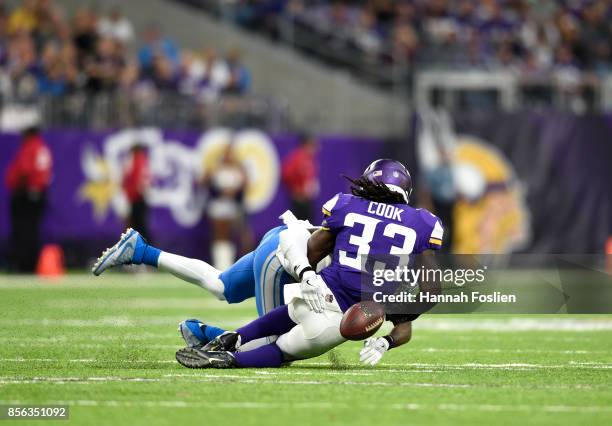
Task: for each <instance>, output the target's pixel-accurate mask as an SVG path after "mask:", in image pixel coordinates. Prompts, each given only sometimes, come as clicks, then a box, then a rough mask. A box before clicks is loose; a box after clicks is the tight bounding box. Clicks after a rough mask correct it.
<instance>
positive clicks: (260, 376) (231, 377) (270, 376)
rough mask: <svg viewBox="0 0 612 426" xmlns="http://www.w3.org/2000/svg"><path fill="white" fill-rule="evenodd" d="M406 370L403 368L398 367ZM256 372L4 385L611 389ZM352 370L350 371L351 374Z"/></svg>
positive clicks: (16, 380)
mask: <svg viewBox="0 0 612 426" xmlns="http://www.w3.org/2000/svg"><path fill="white" fill-rule="evenodd" d="M395 371H398V372H403V371H402V370H395ZM378 372H382V373H387V374H388V373H389V372H391V371H390V370H379V371H378ZM249 373H250V374H252V375H248V374H243V375H236V374H208V373H207V374H202V375H200V374H197V373H193V374H187V373H176V374H165V375H163V376H162V377H158V378H156V377H121V376H107V377H27V378H20V377H12V376H5V377H0V385H30V384H54V385H65V384H68V385H73V384H78V385H87V384H99V383H119V382H144V383H176V381H177V379H180V380H182V381H185V382H189V383H207V382H212V383H228V384H256V383H260V384H261V383H271V384H275V385H276V384H283V385H332V386H338V385H347V386H364V385H366V386H378V387H408V388H465V389H467V388H477V389H481V388H491V389H555V390H559V389H573V390H577V389H589V390H590V389H609V388H610V387H609V386H606V385H601V386H597V385H589V384H574V385H533V384H528V385H525V386H522V385H513V384H499V385H497V384H486V383H484V384H473V383H431V382H404V381H398V382H389V381H381V380H378V381H367V380H365V381H363V380H358V381H355V380H338V379H337V378H334V379H333V380H320V379H313V380H303V379H300V380H293V379H291V377H292V376H309V375H310V376H315V375H316V376H319V375H320V374H321V373H320V372H316V373H315V372H299V371H287V370H283V371H279V372H267V371H257V370H254V371H250V372H249ZM334 373H335V374H334ZM347 373H349V374H347ZM350 373H351V372H327V373H325V375H332V376H333V375H338V376H339V375H350ZM354 375H360V376H364V375H366V376H372V375H373V374H372V373H365V374H362V373H356V374H354Z"/></svg>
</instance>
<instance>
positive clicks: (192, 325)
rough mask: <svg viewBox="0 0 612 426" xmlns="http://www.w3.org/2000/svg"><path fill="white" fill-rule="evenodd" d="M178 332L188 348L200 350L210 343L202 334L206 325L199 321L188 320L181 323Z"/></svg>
mask: <svg viewBox="0 0 612 426" xmlns="http://www.w3.org/2000/svg"><path fill="white" fill-rule="evenodd" d="M178 330H179V332H180V333H181V336H182V337H183V340H184V341H185V343H186V344H187V347H189V348H201V347H202V346H204V345H206V344H207V343H208V342H209V341H210V340H209V339H208V338H207V337H206V334H204V333H205V332H204V330H206V324H204V323H203V322H202V321H200V320H197V319H188V320H185V321H181V322H180V324H179V327H178Z"/></svg>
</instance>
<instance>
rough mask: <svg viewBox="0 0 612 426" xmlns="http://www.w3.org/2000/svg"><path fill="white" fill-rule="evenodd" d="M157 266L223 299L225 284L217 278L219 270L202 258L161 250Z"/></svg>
mask: <svg viewBox="0 0 612 426" xmlns="http://www.w3.org/2000/svg"><path fill="white" fill-rule="evenodd" d="M157 267H158V268H159V269H162V270H165V271H168V272H170V273H171V274H172V275H174V276H175V277H178V278H180V279H182V280H185V281H187V282H190V283H192V284H195V285H198V286H200V287H202V288H203V289H206V290H208V291H210V292H211V293H212V294H213V295H214V296H215V297H216V298H217V299H219V300H225V296H223V290H225V286H224V285H223V281H221V279H219V274H221V271H219V270H218V269H216V268H213V267H212V266H211V265H209V264H208V263H206V262H204V261H202V260H198V259H191V258H189V257H184V256H179V255H177V254H172V253H167V252H165V251H162V252H161V254H160V255H159V260H158V261H157Z"/></svg>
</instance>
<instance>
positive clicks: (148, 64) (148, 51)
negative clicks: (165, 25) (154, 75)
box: [138, 25, 180, 72]
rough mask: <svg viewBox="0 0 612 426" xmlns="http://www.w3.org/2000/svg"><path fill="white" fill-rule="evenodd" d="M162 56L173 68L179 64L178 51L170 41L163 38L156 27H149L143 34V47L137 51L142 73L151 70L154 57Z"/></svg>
mask: <svg viewBox="0 0 612 426" xmlns="http://www.w3.org/2000/svg"><path fill="white" fill-rule="evenodd" d="M158 55H159V56H164V57H165V58H167V59H168V60H169V61H170V63H171V64H172V66H173V67H178V65H179V63H180V57H179V50H178V48H177V47H176V45H175V44H174V42H173V41H172V40H170V39H169V38H167V37H164V36H163V35H162V33H161V29H160V28H159V27H158V26H157V25H150V26H149V27H148V28H147V29H146V30H145V34H144V45H143V46H142V47H141V48H140V50H139V51H138V60H139V61H140V66H141V68H142V69H143V71H145V72H147V71H149V70H152V68H153V65H154V64H153V62H154V59H155V57H156V56H158Z"/></svg>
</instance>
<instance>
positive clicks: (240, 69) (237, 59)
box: [225, 49, 251, 95]
mask: <svg viewBox="0 0 612 426" xmlns="http://www.w3.org/2000/svg"><path fill="white" fill-rule="evenodd" d="M227 67H228V71H229V82H228V84H227V86H226V87H225V92H226V93H230V94H234V95H244V94H245V93H247V92H248V90H249V87H250V86H251V73H250V72H249V70H248V68H247V67H245V66H244V64H243V63H242V61H241V54H240V51H239V50H238V49H233V50H231V51H230V52H229V54H228V55H227Z"/></svg>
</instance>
